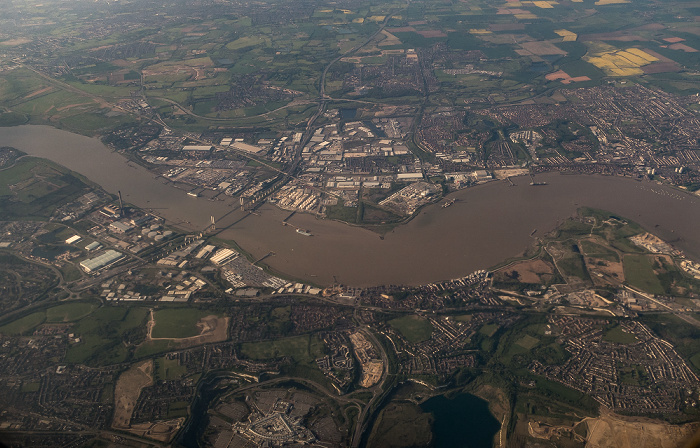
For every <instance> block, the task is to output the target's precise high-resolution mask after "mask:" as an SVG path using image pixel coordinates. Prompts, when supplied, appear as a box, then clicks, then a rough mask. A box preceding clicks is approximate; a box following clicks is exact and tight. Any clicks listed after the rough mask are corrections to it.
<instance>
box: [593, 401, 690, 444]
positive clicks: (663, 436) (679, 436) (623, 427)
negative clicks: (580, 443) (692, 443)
mask: <svg viewBox="0 0 700 448" xmlns="http://www.w3.org/2000/svg"><path fill="white" fill-rule="evenodd" d="M586 423H587V424H588V440H587V442H586V448H676V447H679V446H682V443H683V442H684V441H685V440H687V439H688V438H689V437H691V436H692V434H693V433H694V432H695V431H697V430H698V428H699V427H700V424H698V423H689V424H686V425H678V426H677V425H671V424H669V423H665V422H661V421H659V420H651V419H647V418H642V417H624V416H620V415H617V414H613V413H611V412H610V411H607V410H604V409H601V415H600V417H598V418H591V419H588V420H587V421H586Z"/></svg>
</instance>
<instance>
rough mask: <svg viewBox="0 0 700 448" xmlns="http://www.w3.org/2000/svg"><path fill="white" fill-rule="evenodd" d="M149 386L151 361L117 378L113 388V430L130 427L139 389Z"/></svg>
mask: <svg viewBox="0 0 700 448" xmlns="http://www.w3.org/2000/svg"><path fill="white" fill-rule="evenodd" d="M151 384H153V360H148V361H144V362H142V363H140V364H136V365H134V366H132V367H131V368H130V369H129V370H127V371H126V372H124V373H122V374H121V375H120V376H119V379H118V380H117V385H116V387H115V388H114V418H113V419H112V427H113V428H117V429H127V428H129V427H130V424H129V422H130V421H131V414H132V413H133V412H134V407H135V406H136V400H138V398H139V395H140V394H141V389H143V388H144V387H146V386H150V385H151Z"/></svg>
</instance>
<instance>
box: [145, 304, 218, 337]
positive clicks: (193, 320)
mask: <svg viewBox="0 0 700 448" xmlns="http://www.w3.org/2000/svg"><path fill="white" fill-rule="evenodd" d="M211 314H212V313H211V312H208V311H201V310H196V309H191V308H166V309H160V310H157V311H155V312H154V319H155V321H156V324H155V326H154V327H153V332H152V333H151V336H152V337H154V338H188V337H191V336H197V335H198V334H200V333H201V330H200V329H199V328H198V327H197V322H199V320H200V319H201V318H203V317H205V316H209V315H211Z"/></svg>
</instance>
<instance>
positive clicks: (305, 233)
mask: <svg viewBox="0 0 700 448" xmlns="http://www.w3.org/2000/svg"><path fill="white" fill-rule="evenodd" d="M297 233H298V234H300V235H304V236H313V235H312V234H311V232H309V231H308V230H302V229H297Z"/></svg>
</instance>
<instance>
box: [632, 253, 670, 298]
mask: <svg viewBox="0 0 700 448" xmlns="http://www.w3.org/2000/svg"><path fill="white" fill-rule="evenodd" d="M622 261H623V267H624V270H625V280H627V283H629V284H630V285H632V286H636V287H637V288H639V289H641V290H643V291H646V292H648V293H651V294H664V292H665V291H664V287H663V286H662V285H661V281H659V278H658V277H657V275H656V273H655V272H654V267H653V264H654V260H653V258H652V257H648V256H646V255H625V257H624V258H623V260H622Z"/></svg>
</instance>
